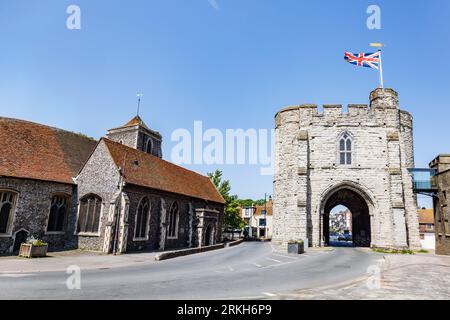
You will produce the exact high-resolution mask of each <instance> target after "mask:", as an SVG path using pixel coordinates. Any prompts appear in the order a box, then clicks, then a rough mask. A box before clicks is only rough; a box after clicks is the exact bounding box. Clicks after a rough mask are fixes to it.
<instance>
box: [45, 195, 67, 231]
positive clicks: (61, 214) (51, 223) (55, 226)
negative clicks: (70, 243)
mask: <svg viewBox="0 0 450 320" xmlns="http://www.w3.org/2000/svg"><path fill="white" fill-rule="evenodd" d="M69 199H70V198H69V197H68V196H66V195H55V196H53V198H52V206H51V207H50V215H49V217H48V225H47V231H48V232H62V231H64V225H65V222H66V218H67V212H68V207H69Z"/></svg>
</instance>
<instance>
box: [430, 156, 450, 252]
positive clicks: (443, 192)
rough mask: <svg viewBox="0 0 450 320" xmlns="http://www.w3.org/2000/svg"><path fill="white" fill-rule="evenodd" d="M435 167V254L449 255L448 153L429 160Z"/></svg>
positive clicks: (449, 172)
mask: <svg viewBox="0 0 450 320" xmlns="http://www.w3.org/2000/svg"><path fill="white" fill-rule="evenodd" d="M430 168H432V169H436V171H437V173H436V176H435V178H434V179H435V183H436V185H437V189H438V193H437V197H435V198H434V200H433V206H434V212H435V228H436V254H442V255H450V225H449V220H450V203H449V202H450V201H449V197H450V196H449V195H450V154H442V155H439V156H438V157H437V158H436V159H434V160H433V161H431V162H430Z"/></svg>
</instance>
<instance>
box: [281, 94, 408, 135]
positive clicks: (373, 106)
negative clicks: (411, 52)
mask: <svg viewBox="0 0 450 320" xmlns="http://www.w3.org/2000/svg"><path fill="white" fill-rule="evenodd" d="M399 111H400V112H399ZM275 119H276V124H277V127H278V126H279V125H281V124H282V123H293V122H296V123H300V124H301V125H302V126H305V125H307V124H309V125H314V124H315V125H329V124H330V123H334V124H342V123H352V122H355V123H358V124H359V125H363V124H368V125H370V126H377V125H380V126H395V125H397V124H398V122H399V121H400V123H401V125H403V126H407V127H412V116H411V115H410V114H409V113H408V112H407V111H403V110H399V104H398V94H397V92H395V91H394V90H392V89H376V90H374V91H372V92H371V93H370V105H367V104H349V105H348V106H347V108H346V109H345V108H344V107H343V105H340V104H325V105H323V106H322V109H321V110H320V108H319V106H318V105H316V104H302V105H297V106H289V107H286V108H284V109H282V110H280V111H279V112H278V113H277V114H276V115H275Z"/></svg>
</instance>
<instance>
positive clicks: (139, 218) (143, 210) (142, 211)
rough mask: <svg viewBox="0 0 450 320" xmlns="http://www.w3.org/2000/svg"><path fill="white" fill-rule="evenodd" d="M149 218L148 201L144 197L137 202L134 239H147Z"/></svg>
mask: <svg viewBox="0 0 450 320" xmlns="http://www.w3.org/2000/svg"><path fill="white" fill-rule="evenodd" d="M149 218H150V202H149V200H148V198H144V199H142V200H141V202H140V203H139V206H138V208H137V211H136V228H135V231H134V238H135V239H147V237H148V227H149Z"/></svg>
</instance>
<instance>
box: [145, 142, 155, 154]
mask: <svg viewBox="0 0 450 320" xmlns="http://www.w3.org/2000/svg"><path fill="white" fill-rule="evenodd" d="M144 151H145V152H147V153H148V154H153V153H152V151H153V141H152V139H150V138H149V139H148V140H147V143H146V144H145V150H144Z"/></svg>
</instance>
